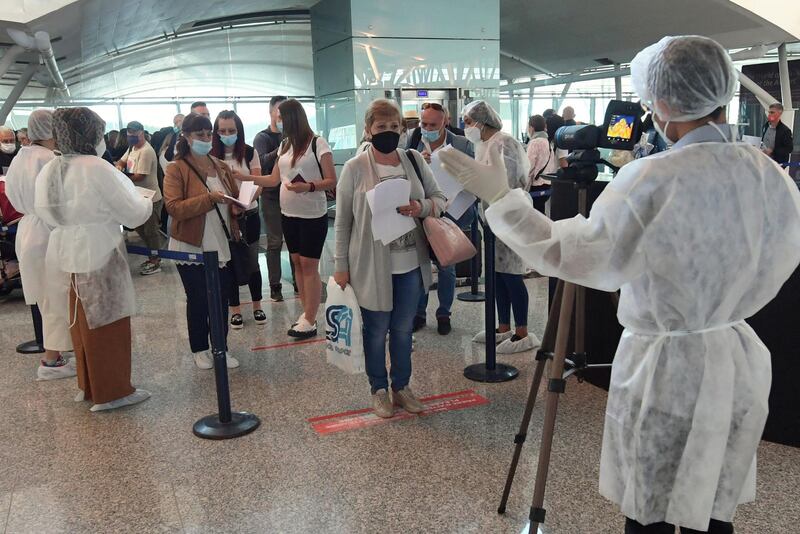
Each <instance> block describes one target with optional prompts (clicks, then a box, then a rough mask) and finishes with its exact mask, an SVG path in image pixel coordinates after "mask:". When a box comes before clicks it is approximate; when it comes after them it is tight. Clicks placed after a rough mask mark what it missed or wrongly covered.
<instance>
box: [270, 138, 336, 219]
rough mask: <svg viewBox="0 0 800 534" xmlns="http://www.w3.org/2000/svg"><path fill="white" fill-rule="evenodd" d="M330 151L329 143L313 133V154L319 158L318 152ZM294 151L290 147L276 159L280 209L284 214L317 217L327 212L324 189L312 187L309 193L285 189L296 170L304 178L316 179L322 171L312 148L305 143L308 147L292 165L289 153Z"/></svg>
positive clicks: (319, 179) (296, 173)
mask: <svg viewBox="0 0 800 534" xmlns="http://www.w3.org/2000/svg"><path fill="white" fill-rule="evenodd" d="M330 153H331V147H330V146H328V142H327V141H325V139H324V138H322V137H317V158H318V159H319V160H320V161H321V160H322V156H323V155H325V154H330ZM293 155H294V152H293V151H292V149H291V148H289V150H287V151H286V153H285V154H282V155H281V156H280V158H279V159H278V168H279V169H280V173H281V213H283V214H284V215H286V216H287V217H299V218H301V219H319V218H320V217H324V216H325V215H327V213H328V203H327V201H326V199H325V191H314V192H313V193H293V192H291V191H289V190H288V189H286V185H287V184H289V183H291V182H292V180H294V179H295V177H297V175H298V174H299V175H300V176H302V177H303V180H305V181H306V182H319V181H321V180H322V175H321V174H320V172H319V169H320V165H319V164H318V163H317V159H316V158H314V152H313V151H312V150H311V144H310V143H309V145H308V149H307V150H306V151H305V152H304V153H303V155H302V156H300V157H299V158H298V159H297V161H296V162H295V164H294V167H292V157H293Z"/></svg>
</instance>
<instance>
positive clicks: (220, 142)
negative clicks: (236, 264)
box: [211, 111, 267, 330]
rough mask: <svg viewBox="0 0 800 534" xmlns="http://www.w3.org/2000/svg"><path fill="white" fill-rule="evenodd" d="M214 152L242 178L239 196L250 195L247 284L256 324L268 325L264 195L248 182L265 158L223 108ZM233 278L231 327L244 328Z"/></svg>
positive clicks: (245, 224)
mask: <svg viewBox="0 0 800 534" xmlns="http://www.w3.org/2000/svg"><path fill="white" fill-rule="evenodd" d="M211 155H212V156H214V157H215V158H217V159H221V160H224V161H225V163H226V164H227V165H228V167H230V169H231V172H232V173H233V175H234V177H235V178H236V179H237V180H241V181H242V186H241V191H240V194H239V196H240V197H241V196H242V195H243V194H247V196H249V197H250V198H246V199H241V198H240V200H243V201H244V202H245V206H240V207H242V208H243V209H245V212H244V215H243V217H242V218H241V219H240V221H239V222H240V225H239V226H240V228H241V229H242V235H243V238H244V239H245V240H246V241H247V244H248V247H247V250H248V253H249V254H248V259H249V260H250V261H249V265H250V279H249V280H248V281H247V286H248V287H249V288H250V298H251V300H252V303H253V319H254V320H255V322H256V324H264V323H266V322H267V316H266V315H265V314H264V310H262V309H261V269H260V268H259V267H258V248H259V247H258V238H259V236H260V235H261V217H260V216H259V214H258V199H259V197H260V196H261V188H260V187H256V188H255V189H251V188H246V187H245V184H246V183H248V182H249V184H250V185H251V186H252V184H253V180H254V179H255V178H256V177H259V176H261V161H260V160H259V159H258V152H256V149H255V148H253V147H251V146H250V145H248V144H245V142H244V126H243V125H242V120H241V119H240V118H239V116H238V115H237V114H236V112H234V111H223V112H222V113H220V114H219V115H217V119H216V120H215V121H214V138H213V140H212V141H211ZM245 189H247V191H245ZM251 191H252V192H251ZM230 280H231V286H230V303H229V304H230V308H231V310H230V312H231V328H233V329H234V330H240V329H241V328H243V327H244V318H243V317H242V307H241V305H240V302H239V285H238V284H237V283H236V280H235V277H233V276H231V277H230Z"/></svg>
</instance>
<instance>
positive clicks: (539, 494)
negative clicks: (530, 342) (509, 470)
mask: <svg viewBox="0 0 800 534" xmlns="http://www.w3.org/2000/svg"><path fill="white" fill-rule="evenodd" d="M562 299H563V300H562V301H561V310H560V314H559V318H558V334H557V335H556V348H555V356H554V358H553V361H552V363H551V365H550V378H549V380H548V383H547V393H546V395H547V396H546V400H545V407H544V425H543V426H542V445H541V447H540V448H539V465H538V467H537V468H536V484H535V486H534V490H533V504H532V505H531V513H530V520H531V526H530V532H537V530H538V528H539V524H540V523H543V522H544V516H545V509H544V508H543V507H542V506H543V505H544V490H545V486H546V484H547V471H548V468H549V466H550V452H551V449H552V447H553V431H554V430H555V426H556V411H557V410H558V396H559V395H560V394H561V393H563V392H564V385H565V381H564V378H563V374H564V360H565V359H566V356H567V343H568V341H569V330H570V323H571V319H572V311H573V308H574V305H575V285H574V284H571V283H566V284H564V294H563V296H562Z"/></svg>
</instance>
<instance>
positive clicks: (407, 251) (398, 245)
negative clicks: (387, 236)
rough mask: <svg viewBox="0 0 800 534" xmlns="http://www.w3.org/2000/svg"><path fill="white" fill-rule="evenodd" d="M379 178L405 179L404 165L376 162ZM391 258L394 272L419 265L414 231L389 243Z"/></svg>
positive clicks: (412, 268)
mask: <svg viewBox="0 0 800 534" xmlns="http://www.w3.org/2000/svg"><path fill="white" fill-rule="evenodd" d="M375 166H376V167H377V169H378V179H379V180H380V181H381V182H384V181H386V180H405V179H406V172H405V170H403V166H402V165H381V164H379V163H376V164H375ZM389 259H390V260H391V262H392V274H405V273H409V272H411V271H413V270H414V269H416V268H418V267H419V256H417V239H416V237H415V235H414V231H413V230H412V231H410V232H408V233H407V234H405V235H402V236H400V237H398V238H397V239H395V240H394V241H392V242H391V243H389Z"/></svg>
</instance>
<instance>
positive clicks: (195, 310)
mask: <svg viewBox="0 0 800 534" xmlns="http://www.w3.org/2000/svg"><path fill="white" fill-rule="evenodd" d="M177 267H178V274H179V275H180V277H181V282H183V289H184V291H185V292H186V325H187V326H188V327H189V347H190V348H191V350H192V353H195V352H201V351H204V350H208V349H209V340H210V339H211V325H210V324H209V317H208V297H207V294H206V273H205V270H204V267H203V266H202V265H198V264H181V263H179V264H178V265H177ZM230 271H231V269H230V268H229V267H225V268H224V269H220V270H219V293H220V300H221V301H222V322H223V327H224V331H225V338H226V339H227V337H228V300H229V298H228V293H229V292H230V286H231V282H230V277H231V276H232V275H231V272H230ZM237 289H238V288H237ZM226 349H227V347H226Z"/></svg>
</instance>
